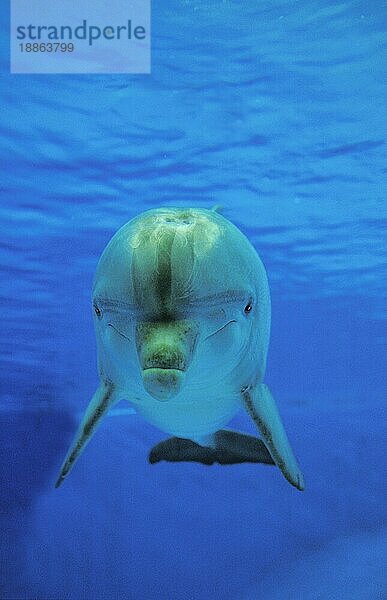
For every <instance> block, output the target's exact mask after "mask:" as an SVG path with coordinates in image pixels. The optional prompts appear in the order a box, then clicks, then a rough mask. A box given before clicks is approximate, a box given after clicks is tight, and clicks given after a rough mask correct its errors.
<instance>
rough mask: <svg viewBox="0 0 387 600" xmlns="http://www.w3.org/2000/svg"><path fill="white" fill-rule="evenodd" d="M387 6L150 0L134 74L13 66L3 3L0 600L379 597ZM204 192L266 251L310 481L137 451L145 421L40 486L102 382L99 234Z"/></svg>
mask: <svg viewBox="0 0 387 600" xmlns="http://www.w3.org/2000/svg"><path fill="white" fill-rule="evenodd" d="M383 4H384V3H383V2H378V1H374V2H369V1H365V0H358V1H348V0H344V1H342V2H331V1H323V0H308V1H307V0H299V1H294V2H291V1H290V0H283V1H278V2H270V1H269V0H262V1H261V2H259V3H258V2H254V1H253V0H245V1H244V2H238V1H237V0H234V1H232V0H224V1H220V0H212V1H211V2H210V1H209V0H206V1H204V0H203V1H202V0H195V1H191V0H180V1H178V0H171V1H168V2H164V3H162V2H154V3H153V18H152V35H153V43H152V54H153V58H152V74H151V75H133V76H130V75H114V76H113V75H111V76H110V75H104V76H92V75H84V76H71V75H69V76H56V75H52V76H43V75H35V76H27V75H18V76H16V75H9V74H8V73H7V71H8V55H7V53H8V41H7V28H8V15H7V11H5V9H4V6H3V7H2V17H1V18H2V29H1V33H2V36H1V40H2V41H1V49H2V58H1V69H2V74H1V77H0V86H1V112H0V135H1V138H0V144H1V146H0V162H1V195H0V204H1V206H0V225H1V238H0V261H1V262H0V264H1V292H0V307H1V317H2V318H1V324H2V325H1V336H0V343H1V346H0V359H1V381H0V386H1V388H0V402H1V403H0V421H1V423H0V454H1V459H0V477H1V488H0V560H1V562H0V597H1V598H5V599H6V600H11V599H12V600H14V599H17V600H19V599H20V600H30V599H32V598H34V599H39V600H65V599H66V600H67V599H71V600H88V599H97V600H113V599H114V600H116V599H117V600H118V599H120V600H121V599H124V600H126V599H134V600H153V599H156V598H159V599H161V600H164V599H165V600H208V599H211V600H212V599H214V600H218V599H222V600H260V599H263V600H267V599H268V600H271V599H278V600H287V599H289V600H293V599H295V600H296V599H297V600H298V599H300V600H304V599H313V600H314V599H322V600H325V599H329V600H334V599H336V598H340V599H347V598H348V599H361V600H363V599H370V600H374V599H379V598H386V597H387V583H386V576H385V560H386V550H387V534H386V531H387V529H386V516H387V511H386V498H385V473H386V465H385V448H384V444H383V442H384V439H385V409H384V400H385V392H386V381H385V372H386V366H385V343H386V338H387V336H386V314H385V289H386V285H385V284H386V279H385V245H386V234H385V232H386V221H387V209H386V88H385V81H386V70H385V67H386V53H385V48H386V20H387V19H386V15H387V13H386V11H385V6H384V5H383ZM213 204H222V205H223V206H224V212H223V214H224V216H226V217H227V218H229V219H230V220H231V221H233V222H234V223H235V224H236V225H237V226H238V227H240V229H242V231H243V232H244V233H245V234H246V235H247V236H248V237H249V239H250V240H251V241H252V243H253V244H254V246H255V248H256V249H257V251H258V252H259V254H260V256H261V257H262V259H263V261H264V263H265V265H266V268H267V272H268V276H269V281H270V287H271V294H272V303H273V321H272V337H271V345H270V352H269V359H268V368H267V375H266V382H267V383H268V384H269V385H270V387H271V389H272V391H273V394H274V396H275V398H276V400H277V403H278V406H279V407H280V410H281V413H282V416H283V420H284V422H285V424H286V428H287V431H288V433H289V437H290V438H291V440H292V445H293V446H294V449H295V451H296V454H297V455H298V457H299V460H300V463H301V465H302V468H303V472H304V475H305V479H306V489H305V492H303V493H300V492H298V491H296V490H295V489H294V488H292V487H291V486H290V485H288V484H287V482H286V481H285V480H284V479H283V478H282V476H281V474H280V472H279V471H278V469H275V468H269V467H265V466H261V465H235V466H229V467H221V466H212V467H205V466H202V465H196V464H188V463H187V464H186V463H180V464H167V463H160V464H157V465H149V464H148V462H147V455H148V452H149V449H150V448H151V447H152V446H153V445H154V444H155V443H157V442H158V441H159V440H161V439H163V438H164V437H165V436H164V434H162V433H161V432H159V431H158V430H156V429H154V428H153V427H151V426H150V425H148V424H146V423H145V422H143V421H142V420H141V419H140V418H139V417H138V416H136V415H127V416H115V417H108V418H106V419H105V421H104V423H103V424H102V425H101V428H100V429H99V430H98V432H97V433H96V435H95V436H94V438H93V440H92V442H91V443H90V445H89V446H88V448H87V450H86V451H85V453H84V454H83V455H82V457H81V458H80V460H79V462H78V463H77V465H76V466H75V468H74V470H73V472H72V473H71V475H70V476H69V478H68V480H66V482H65V483H64V485H63V486H62V487H61V488H60V489H59V490H54V487H53V486H54V482H55V479H56V476H57V474H58V470H59V467H60V465H61V462H62V459H63V457H64V454H65V452H66V450H67V448H68V445H69V443H70V441H71V438H72V436H73V434H74V430H75V428H76V426H77V422H78V420H79V418H80V415H81V413H82V412H83V410H84V408H85V407H86V405H87V403H88V401H89V399H90V397H91V395H92V393H93V391H94V389H95V387H96V385H97V370H96V364H95V362H96V361H95V342H94V333H93V328H92V318H91V310H90V293H91V282H92V277H93V272H94V269H95V267H96V264H97V261H98V258H99V255H100V253H101V252H102V250H103V248H104V246H105V244H106V243H107V241H108V240H109V239H110V237H111V236H112V234H113V233H114V232H115V231H116V230H117V229H118V227H120V226H121V225H122V224H123V223H125V222H126V221H128V220H129V219H130V218H132V217H133V216H134V215H136V214H138V213H139V212H141V211H142V210H144V209H147V208H150V207H156V206H161V205H175V206H200V207H210V206H212V205H213ZM234 425H235V426H236V427H238V428H241V429H244V430H245V431H249V432H250V433H252V432H253V431H254V427H253V425H252V424H251V423H250V422H249V419H248V417H247V416H246V415H244V414H243V413H241V414H240V416H238V417H237V419H236V420H235V422H234Z"/></svg>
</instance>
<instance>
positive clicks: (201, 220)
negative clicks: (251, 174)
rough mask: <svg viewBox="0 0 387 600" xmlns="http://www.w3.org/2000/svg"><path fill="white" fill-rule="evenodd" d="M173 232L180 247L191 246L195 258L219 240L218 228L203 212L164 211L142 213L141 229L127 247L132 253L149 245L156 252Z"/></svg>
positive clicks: (189, 210) (187, 210) (188, 210)
mask: <svg viewBox="0 0 387 600" xmlns="http://www.w3.org/2000/svg"><path fill="white" fill-rule="evenodd" d="M172 232H173V234H174V236H176V237H177V238H178V239H179V243H181V244H182V245H187V244H190V245H192V246H193V248H194V252H195V253H196V254H197V255H200V254H205V253H206V252H208V251H209V250H210V249H211V248H212V246H213V245H214V244H215V243H216V242H217V240H218V239H219V237H220V236H221V233H222V231H221V228H220V226H219V225H218V224H217V223H215V222H214V221H213V220H211V219H209V218H208V216H207V215H206V214H203V212H202V211H198V210H195V209H185V210H181V209H173V208H171V209H164V210H163V211H158V212H157V213H151V214H149V213H145V215H144V218H143V219H142V222H141V227H140V228H138V230H137V231H135V232H134V234H133V236H132V237H131V239H130V241H129V243H130V245H131V247H132V248H133V249H136V248H139V247H140V246H141V247H144V246H145V245H147V244H151V245H152V246H153V247H155V248H159V247H160V246H162V245H163V244H164V242H165V238H167V237H169V236H170V234H171V233H172Z"/></svg>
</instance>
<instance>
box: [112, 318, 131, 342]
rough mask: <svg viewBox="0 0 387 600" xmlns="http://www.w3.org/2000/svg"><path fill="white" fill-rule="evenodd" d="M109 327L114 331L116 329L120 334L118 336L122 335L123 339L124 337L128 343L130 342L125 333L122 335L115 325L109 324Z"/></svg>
mask: <svg viewBox="0 0 387 600" xmlns="http://www.w3.org/2000/svg"><path fill="white" fill-rule="evenodd" d="M107 326H108V327H111V328H112V329H114V331H116V332H117V333H118V335H120V336H121V337H123V338H124V339H125V340H128V342H130V338H128V337H127V336H126V335H125V334H124V333H122V332H121V331H120V330H119V329H117V327H115V326H114V325H113V323H108V324H107Z"/></svg>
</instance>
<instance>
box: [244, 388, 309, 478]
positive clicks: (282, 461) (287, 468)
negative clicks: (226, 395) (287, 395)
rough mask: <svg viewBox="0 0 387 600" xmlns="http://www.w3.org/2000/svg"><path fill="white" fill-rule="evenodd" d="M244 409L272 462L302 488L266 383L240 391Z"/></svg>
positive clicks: (290, 450)
mask: <svg viewBox="0 0 387 600" xmlns="http://www.w3.org/2000/svg"><path fill="white" fill-rule="evenodd" d="M242 397H243V400H244V403H245V406H246V409H247V411H248V413H249V414H250V416H251V417H252V419H253V420H254V422H255V424H256V425H257V427H258V429H259V431H260V432H261V435H262V438H263V440H264V442H265V445H266V446H267V449H268V450H269V452H270V454H271V456H272V458H273V460H274V462H275V463H276V465H277V466H278V467H279V469H281V471H282V473H283V475H284V476H285V477H286V479H287V480H288V481H289V483H291V484H292V485H294V486H295V487H296V488H297V489H299V490H303V489H304V477H303V475H302V473H301V469H300V467H299V465H298V463H297V460H296V457H295V456H294V454H293V451H292V449H291V447H290V444H289V440H288V438H287V435H286V432H285V429H284V426H283V424H282V421H281V417H280V415H279V412H278V409H277V406H276V404H275V402H274V399H273V396H272V395H271V393H270V390H269V388H268V387H267V385H264V384H260V385H257V386H255V387H253V388H247V389H246V390H244V391H243V392H242Z"/></svg>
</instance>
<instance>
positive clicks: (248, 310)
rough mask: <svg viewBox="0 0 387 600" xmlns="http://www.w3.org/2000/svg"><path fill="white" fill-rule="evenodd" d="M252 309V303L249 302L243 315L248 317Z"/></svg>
mask: <svg viewBox="0 0 387 600" xmlns="http://www.w3.org/2000/svg"><path fill="white" fill-rule="evenodd" d="M252 309H253V301H252V300H249V301H248V303H247V304H246V306H245V308H244V313H245V315H248V314H249V313H250V312H251V311H252Z"/></svg>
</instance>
